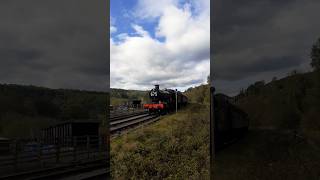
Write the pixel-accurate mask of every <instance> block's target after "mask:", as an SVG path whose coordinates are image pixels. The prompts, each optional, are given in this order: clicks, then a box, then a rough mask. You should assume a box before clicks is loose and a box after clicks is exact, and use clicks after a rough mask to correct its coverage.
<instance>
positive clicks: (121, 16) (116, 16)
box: [110, 0, 164, 41]
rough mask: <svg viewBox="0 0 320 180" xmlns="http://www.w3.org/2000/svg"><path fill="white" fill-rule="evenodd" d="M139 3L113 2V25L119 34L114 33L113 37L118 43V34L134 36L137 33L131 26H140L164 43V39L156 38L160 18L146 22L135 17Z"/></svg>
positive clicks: (135, 0) (135, 1) (128, 0)
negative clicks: (135, 10)
mask: <svg viewBox="0 0 320 180" xmlns="http://www.w3.org/2000/svg"><path fill="white" fill-rule="evenodd" d="M137 3H138V1H137V0H111V2H110V7H111V12H110V15H111V16H110V17H111V23H112V25H114V26H115V27H117V32H116V33H112V34H111V37H112V38H113V39H114V40H115V41H116V40H117V37H116V35H118V34H121V33H128V34H134V33H135V31H134V29H133V28H132V26H131V24H139V25H140V26H142V27H143V28H144V29H145V30H146V31H148V32H149V33H150V35H151V36H152V37H153V38H156V39H158V40H159V41H163V40H164V39H163V38H159V37H156V36H155V28H156V26H157V23H158V18H156V19H148V20H145V19H139V18H136V17H134V16H135V15H134V9H135V7H136V6H137Z"/></svg>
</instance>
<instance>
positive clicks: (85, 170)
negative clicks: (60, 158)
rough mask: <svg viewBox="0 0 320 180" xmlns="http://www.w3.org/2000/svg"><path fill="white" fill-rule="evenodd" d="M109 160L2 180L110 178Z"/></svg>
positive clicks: (19, 175)
mask: <svg viewBox="0 0 320 180" xmlns="http://www.w3.org/2000/svg"><path fill="white" fill-rule="evenodd" d="M107 162H108V161H107V160H106V159H103V160H95V161H88V162H82V163H76V164H69V165H64V166H58V167H54V168H47V169H41V170H35V171H29V172H23V173H15V174H11V175H7V176H3V177H0V179H1V180H2V179H3V180H20V179H23V180H40V179H53V180H54V179H66V180H67V179H70V180H71V179H95V178H97V177H108V175H109V170H108V169H107Z"/></svg>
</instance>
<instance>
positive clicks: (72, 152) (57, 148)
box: [0, 136, 108, 174]
mask: <svg viewBox="0 0 320 180" xmlns="http://www.w3.org/2000/svg"><path fill="white" fill-rule="evenodd" d="M48 142H49V141H48V140H47V139H16V140H11V141H10V145H9V149H8V150H7V152H3V153H2V154H1V155H0V174H4V173H12V172H21V171H26V170H30V169H34V168H46V167H51V166H57V165H58V164H68V163H75V162H80V161H84V160H89V159H90V160H95V159H107V158H108V157H107V156H108V153H107V152H108V150H107V147H108V146H107V143H106V142H107V139H106V137H101V136H75V137H64V138H55V140H54V143H48Z"/></svg>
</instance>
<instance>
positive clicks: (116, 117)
mask: <svg viewBox="0 0 320 180" xmlns="http://www.w3.org/2000/svg"><path fill="white" fill-rule="evenodd" d="M142 114H148V112H147V111H138V112H132V113H119V114H115V115H110V122H112V121H116V120H120V119H124V118H129V117H134V116H137V115H142Z"/></svg>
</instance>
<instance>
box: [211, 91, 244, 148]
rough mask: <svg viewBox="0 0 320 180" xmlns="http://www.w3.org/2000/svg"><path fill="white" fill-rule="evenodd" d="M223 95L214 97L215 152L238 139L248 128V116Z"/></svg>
mask: <svg viewBox="0 0 320 180" xmlns="http://www.w3.org/2000/svg"><path fill="white" fill-rule="evenodd" d="M231 102H232V99H231V98H230V97H228V96H226V95H224V94H216V95H214V123H215V133H214V141H215V145H216V148H217V150H219V149H222V148H223V147H225V146H226V145H228V144H231V143H232V142H235V141H236V140H238V139H240V138H241V137H242V136H243V135H244V134H245V133H246V132H247V131H248V127H249V119H248V115H247V114H246V113H245V112H243V111H242V110H241V109H239V108H238V107H236V106H235V105H233V104H232V103H231Z"/></svg>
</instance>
